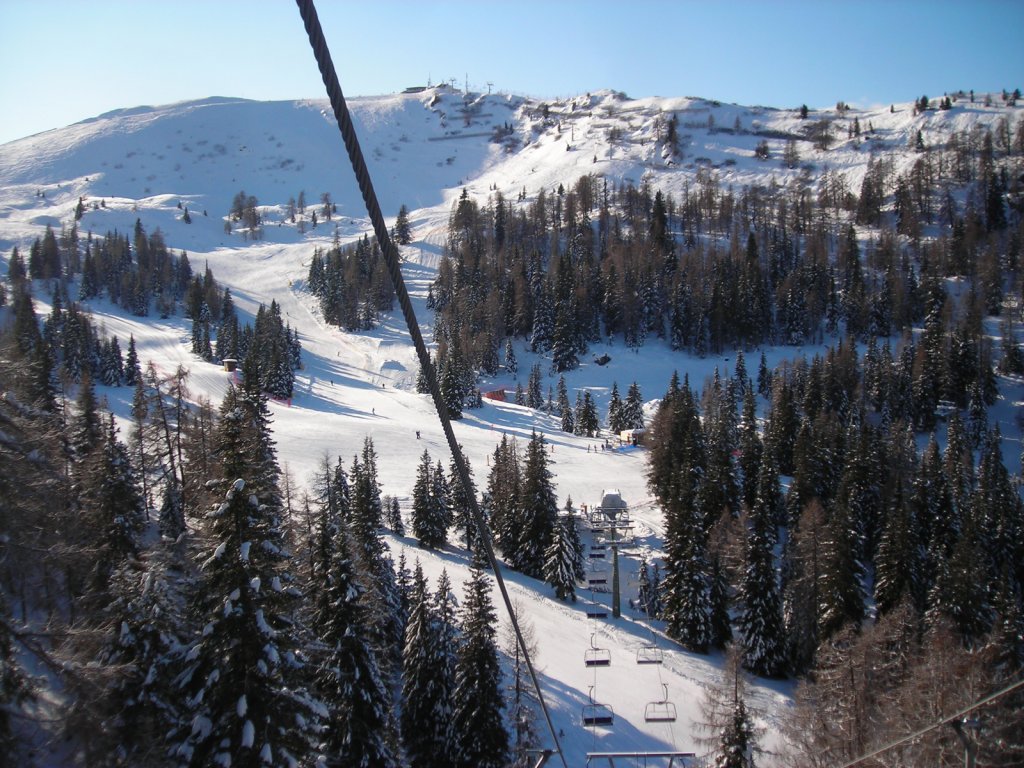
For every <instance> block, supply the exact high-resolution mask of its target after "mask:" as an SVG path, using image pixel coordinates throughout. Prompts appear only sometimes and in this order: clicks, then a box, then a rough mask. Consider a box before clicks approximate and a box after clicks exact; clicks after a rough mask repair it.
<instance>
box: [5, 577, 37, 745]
mask: <svg viewBox="0 0 1024 768" xmlns="http://www.w3.org/2000/svg"><path fill="white" fill-rule="evenodd" d="M13 635H14V633H13V632H12V631H11V622H10V614H9V613H8V611H7V596H6V594H5V590H2V589H0V750H3V753H4V754H5V755H7V756H8V758H9V759H10V760H12V764H13V763H14V762H16V761H17V759H18V758H19V757H21V756H22V755H21V753H22V751H23V747H24V744H23V740H22V739H21V738H20V737H19V736H16V734H15V730H14V728H13V727H12V722H11V721H12V718H17V716H18V715H19V714H20V713H21V709H22V707H23V706H24V705H25V704H26V703H28V702H29V701H30V700H31V699H32V698H33V694H34V690H33V688H34V686H33V685H32V683H31V682H30V681H31V678H30V677H29V675H28V674H26V672H25V670H24V669H23V668H22V666H21V664H20V662H19V661H18V658H17V655H16V654H15V649H14V642H13V639H14V638H13ZM26 764H27V763H26Z"/></svg>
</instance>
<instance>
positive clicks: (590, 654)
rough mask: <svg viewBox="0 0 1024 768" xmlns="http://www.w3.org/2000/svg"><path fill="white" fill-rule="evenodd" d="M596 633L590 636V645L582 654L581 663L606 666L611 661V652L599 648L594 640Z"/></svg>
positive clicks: (591, 665)
mask: <svg viewBox="0 0 1024 768" xmlns="http://www.w3.org/2000/svg"><path fill="white" fill-rule="evenodd" d="M596 637H597V635H596V633H595V634H593V635H591V636H590V647H589V648H588V649H587V650H586V652H585V653H584V654H583V663H584V665H585V666H588V667H607V666H611V663H612V652H611V651H609V650H608V649H607V648H600V647H598V645H597V642H596V641H595V638H596Z"/></svg>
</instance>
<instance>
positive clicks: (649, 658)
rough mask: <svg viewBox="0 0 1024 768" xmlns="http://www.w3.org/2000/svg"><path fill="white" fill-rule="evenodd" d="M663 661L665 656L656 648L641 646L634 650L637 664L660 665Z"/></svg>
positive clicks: (654, 646) (653, 646)
mask: <svg viewBox="0 0 1024 768" xmlns="http://www.w3.org/2000/svg"><path fill="white" fill-rule="evenodd" d="M664 661H665V654H664V652H663V651H662V650H661V648H659V647H658V646H656V645H654V644H653V643H652V644H651V645H642V646H640V647H639V648H637V650H636V663H637V664H661V663H663V662H664Z"/></svg>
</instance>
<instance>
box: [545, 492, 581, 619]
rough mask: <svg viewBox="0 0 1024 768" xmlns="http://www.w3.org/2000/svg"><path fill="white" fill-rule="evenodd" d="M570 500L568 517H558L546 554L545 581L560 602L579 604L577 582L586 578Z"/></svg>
mask: <svg viewBox="0 0 1024 768" xmlns="http://www.w3.org/2000/svg"><path fill="white" fill-rule="evenodd" d="M571 503H572V502H571V500H570V501H569V502H568V504H567V507H568V510H567V511H568V514H566V515H564V516H562V517H559V519H558V523H557V525H556V526H555V535H554V536H553V537H552V539H551V544H550V545H549V546H548V548H547V551H546V552H545V553H544V555H545V556H544V580H545V581H547V582H548V584H550V585H551V587H552V588H553V589H554V590H555V597H557V598H558V599H559V600H565V599H566V598H570V599H571V600H572V601H573V602H574V603H575V602H576V582H577V580H578V579H580V578H582V576H583V546H582V544H581V543H580V536H579V531H578V530H577V528H576V517H575V516H574V515H573V513H572V507H571V506H569V505H570V504H571Z"/></svg>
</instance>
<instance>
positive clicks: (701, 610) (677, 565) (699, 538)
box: [665, 469, 711, 653]
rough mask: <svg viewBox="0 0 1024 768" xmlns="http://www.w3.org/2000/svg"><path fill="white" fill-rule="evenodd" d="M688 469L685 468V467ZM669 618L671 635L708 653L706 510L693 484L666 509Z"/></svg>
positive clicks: (690, 647)
mask: <svg viewBox="0 0 1024 768" xmlns="http://www.w3.org/2000/svg"><path fill="white" fill-rule="evenodd" d="M683 471H684V472H685V471H686V470H685V469H684V470H683ZM665 517H666V521H667V523H668V525H667V530H666V537H665V538H666V541H665V568H666V571H667V574H666V578H665V590H666V593H667V594H666V598H665V619H666V621H667V622H668V627H667V631H668V633H669V635H670V636H671V637H673V638H675V639H677V640H678V641H679V642H680V643H682V644H683V646H684V647H686V648H687V649H689V650H691V651H695V652H697V653H706V652H707V649H708V645H709V644H710V642H711V605H710V602H709V599H708V598H709V595H708V579H707V563H706V559H705V555H704V552H705V549H706V543H707V537H706V535H705V533H704V523H703V517H702V514H701V512H700V510H699V508H698V507H697V505H696V503H695V497H694V495H693V490H692V488H691V489H690V490H688V491H687V490H684V491H683V492H682V493H681V495H680V499H679V501H678V503H677V505H673V507H671V508H670V509H667V510H666V515H665Z"/></svg>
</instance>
